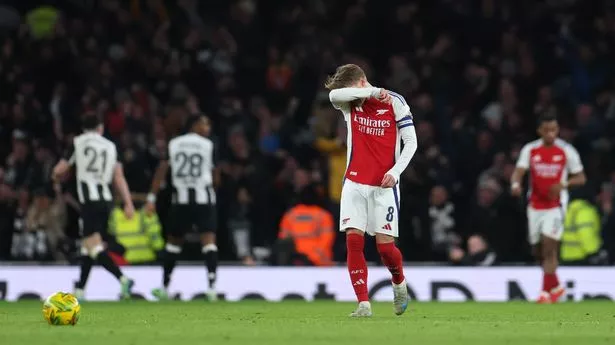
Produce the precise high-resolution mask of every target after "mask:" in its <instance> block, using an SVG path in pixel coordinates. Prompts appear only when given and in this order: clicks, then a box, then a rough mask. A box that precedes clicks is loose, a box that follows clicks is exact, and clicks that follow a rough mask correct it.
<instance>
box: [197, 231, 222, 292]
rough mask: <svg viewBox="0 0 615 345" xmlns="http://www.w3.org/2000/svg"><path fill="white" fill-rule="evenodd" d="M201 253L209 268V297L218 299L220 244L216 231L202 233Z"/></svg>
mask: <svg viewBox="0 0 615 345" xmlns="http://www.w3.org/2000/svg"><path fill="white" fill-rule="evenodd" d="M201 246H202V247H201V253H203V258H204V260H205V267H206V268H207V283H208V286H209V290H208V291H207V298H208V299H209V300H210V301H215V300H217V298H218V296H217V292H216V278H217V271H218V246H217V245H216V234H215V233H214V232H206V233H203V234H201Z"/></svg>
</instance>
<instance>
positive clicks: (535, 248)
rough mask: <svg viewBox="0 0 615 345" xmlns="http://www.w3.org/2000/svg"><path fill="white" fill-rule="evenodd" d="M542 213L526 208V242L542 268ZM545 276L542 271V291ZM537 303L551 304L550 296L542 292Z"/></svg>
mask: <svg viewBox="0 0 615 345" xmlns="http://www.w3.org/2000/svg"><path fill="white" fill-rule="evenodd" d="M543 215H544V213H543V211H541V210H535V209H533V208H532V207H528V208H527V225H528V241H529V243H530V245H531V246H532V254H533V255H534V258H536V261H537V262H538V264H539V265H540V267H541V268H542V267H544V256H543V244H542V242H541V231H542V230H541V229H542V226H543V222H544V219H543ZM544 280H545V274H544V270H543V290H544ZM536 302H537V303H540V304H543V303H551V296H550V295H549V293H548V292H545V291H542V290H541V292H540V294H539V295H538V299H537V300H536Z"/></svg>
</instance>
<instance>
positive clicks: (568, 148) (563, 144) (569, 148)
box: [555, 138, 578, 155]
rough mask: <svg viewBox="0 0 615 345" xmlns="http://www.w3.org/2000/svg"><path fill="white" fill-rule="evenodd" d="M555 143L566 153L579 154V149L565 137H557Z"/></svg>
mask: <svg viewBox="0 0 615 345" xmlns="http://www.w3.org/2000/svg"><path fill="white" fill-rule="evenodd" d="M555 145H556V146H557V147H559V148H561V149H562V150H563V151H564V152H565V153H566V154H568V155H570V154H578V153H577V149H576V148H575V147H574V145H572V144H571V143H569V142H567V141H566V140H564V139H560V138H557V139H555Z"/></svg>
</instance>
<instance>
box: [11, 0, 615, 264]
mask: <svg viewBox="0 0 615 345" xmlns="http://www.w3.org/2000/svg"><path fill="white" fill-rule="evenodd" d="M9 3H10V2H9ZM26 3H28V4H30V2H20V1H15V2H13V4H12V6H13V7H11V5H4V6H1V7H0V30H1V31H0V46H1V49H0V141H1V142H0V260H10V259H13V260H15V259H29V260H59V261H64V260H69V261H70V260H71V253H72V252H74V251H75V249H74V247H75V244H74V239H76V238H78V229H79V227H78V221H77V220H78V214H79V211H78V204H77V202H76V201H75V197H74V183H72V182H71V181H65V183H64V184H63V185H62V186H61V188H58V187H57V186H56V187H54V186H53V184H52V183H51V181H50V169H51V168H52V167H53V164H54V163H55V162H56V160H57V159H58V157H59V156H60V155H61V154H62V152H63V151H64V150H65V149H66V148H67V146H68V145H70V142H71V140H72V138H73V137H74V136H75V134H78V133H79V132H80V116H81V115H82V114H84V113H96V114H98V115H99V116H101V117H102V118H104V122H105V125H106V131H105V135H106V136H107V137H109V138H111V139H112V140H113V141H114V142H115V143H116V144H117V145H118V150H119V151H120V155H121V157H122V161H123V165H124V171H125V173H126V178H127V180H128V184H129V185H130V187H131V190H132V191H133V192H134V193H135V199H138V196H139V195H142V194H143V193H147V192H148V190H149V185H150V181H151V178H152V175H153V172H154V170H155V168H156V165H157V162H158V157H159V156H160V153H161V152H163V150H164V149H165V146H166V143H167V141H168V140H169V139H170V138H172V137H173V136H175V135H177V134H179V133H181V130H182V127H183V123H184V121H185V120H186V118H187V117H188V116H189V115H192V114H197V113H202V114H205V115H207V116H209V117H210V118H211V120H212V123H213V128H214V138H213V139H214V141H215V143H216V150H217V151H216V155H217V157H218V158H217V161H218V168H219V169H220V170H221V172H222V181H221V185H220V186H219V187H218V205H219V207H218V208H219V218H220V219H221V222H220V229H219V230H218V234H219V235H218V236H219V247H220V249H221V250H220V255H221V259H223V260H242V261H243V262H245V263H246V264H252V263H254V262H258V261H261V260H264V258H265V257H266V256H267V254H268V253H269V252H270V251H271V249H272V248H278V247H279V244H280V243H279V238H280V239H283V238H284V236H282V235H281V234H280V231H281V229H280V222H281V220H282V218H283V215H284V214H285V212H287V211H288V210H291V211H292V207H293V206H295V205H296V204H297V202H301V195H303V192H304V191H305V190H306V189H307V188H309V189H310V190H311V191H313V192H314V195H315V197H316V199H317V200H316V201H312V202H311V203H315V204H317V205H319V207H320V209H319V210H318V212H328V213H329V214H330V215H331V217H333V224H334V225H335V224H337V221H338V220H337V218H338V208H339V198H340V191H341V184H342V177H343V174H344V169H345V161H346V147H345V138H346V127H345V123H344V121H343V118H342V116H341V114H340V113H339V112H337V111H336V110H334V109H333V108H332V107H331V105H330V103H329V100H328V94H327V92H326V90H325V89H324V88H323V86H322V83H323V80H324V78H325V76H326V75H327V74H329V73H331V72H333V71H334V69H335V67H336V66H337V65H339V64H342V63H356V64H358V65H360V66H362V67H363V68H364V69H365V70H366V71H367V73H368V77H369V78H370V80H373V81H375V83H376V85H377V86H381V87H385V88H388V89H391V90H394V91H395V92H397V93H400V94H402V95H403V96H404V97H405V98H406V100H407V101H408V103H409V104H410V106H411V110H412V113H413V116H414V119H415V125H416V130H417V135H418V138H419V149H418V151H417V153H416V155H415V157H414V159H413V160H412V162H411V164H410V166H409V168H408V169H407V170H406V171H405V172H404V174H403V175H402V176H401V182H400V186H401V195H402V200H403V201H402V204H401V207H402V209H401V212H400V214H401V219H400V234H401V235H400V239H399V244H400V248H401V249H402V252H403V254H404V257H405V259H406V260H408V261H442V262H447V261H451V262H454V263H458V264H480V265H490V264H495V263H506V262H531V261H532V259H531V256H530V249H529V247H528V245H527V244H526V242H527V241H526V219H525V203H524V200H520V199H515V198H512V197H511V196H510V193H509V192H508V191H509V189H510V186H509V182H508V181H509V179H510V175H511V173H512V171H513V169H514V164H515V160H516V158H517V156H518V154H519V150H520V148H521V146H522V145H523V144H524V143H525V142H527V141H530V140H533V139H534V138H535V137H536V133H535V127H536V118H537V116H538V115H539V114H542V113H554V114H556V115H557V117H558V119H559V122H560V124H561V137H562V138H563V139H565V140H567V141H569V142H571V143H573V144H574V145H575V147H576V148H577V149H578V150H579V152H580V155H581V157H582V159H583V163H584V166H585V169H586V174H587V176H588V181H589V182H588V184H587V185H586V187H584V188H582V189H579V190H575V191H573V197H574V198H577V199H583V200H585V201H587V205H588V206H587V207H589V208H591V209H593V210H594V211H595V212H596V214H597V215H598V219H599V224H597V225H595V226H594V228H593V230H592V231H593V232H592V233H593V234H595V235H594V236H597V239H596V238H594V242H596V241H598V244H599V245H598V246H597V247H598V249H597V250H598V251H600V250H603V252H605V253H607V252H608V253H611V254H612V255H611V257H615V212H614V210H613V199H614V197H615V3H614V2H611V1H606V0H596V1H583V0H543V1H517V0H481V1H470V0H416V1H402V0H390V1H386V5H383V2H382V1H374V0H336V1H326V0H309V1H308V0H269V1H257V0H237V1H226V0H209V1H197V0H177V1H162V0H130V1H119V0H107V1H101V2H89V1H86V2H83V3H81V4H78V2H70V1H66V2H65V3H64V2H62V1H56V2H52V3H55V7H50V6H46V7H38V8H35V7H28V6H30V5H27V4H26ZM16 13H18V14H19V15H16ZM15 18H17V20H16V19H15ZM357 159H360V157H357ZM163 193H164V192H163ZM167 194H168V190H167ZM168 202H169V196H168V195H167V196H166V197H165V196H164V195H163V196H160V197H159V198H158V217H159V220H158V219H156V222H159V223H160V224H162V232H163V233H164V232H165V230H164V225H165V222H166V216H167V215H166V209H167V208H166V207H165V205H166V204H168ZM291 211H289V212H291ZM295 211H297V210H295ZM315 212H316V211H315ZM287 216H288V217H291V216H292V215H287ZM335 227H336V226H334V228H335ZM596 227H597V230H596ZM335 236H336V238H335V239H334V240H331V241H330V242H331V243H332V246H333V247H332V249H331V256H332V257H331V258H332V260H333V261H343V260H344V258H345V251H344V248H345V247H344V244H343V243H344V239H343V236H341V235H339V234H336V235H335ZM327 243H328V242H327ZM156 246H159V243H158V244H156ZM594 247H596V246H594ZM71 248H72V249H71ZM367 251H368V252H367V257H368V260H374V261H376V260H377V255H376V252H375V247H374V246H373V245H372V246H368V249H367ZM590 254H592V255H593V254H595V253H588V256H589V255H590ZM185 255H186V258H188V259H189V258H190V257H189V256H190V253H189V251H187V252H186V253H185ZM305 256H306V257H308V258H309V257H310V255H305ZM581 261H582V260H581ZM601 262H604V260H603V261H601ZM307 264H309V260H308V263H307Z"/></svg>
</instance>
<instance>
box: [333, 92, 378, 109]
mask: <svg viewBox="0 0 615 345" xmlns="http://www.w3.org/2000/svg"><path fill="white" fill-rule="evenodd" d="M382 90H383V89H381V88H378V87H345V88H341V89H335V90H331V91H330V92H329V100H330V101H331V103H332V104H333V106H334V107H335V108H336V109H341V108H342V107H343V106H344V105H345V104H347V103H350V102H352V101H355V100H357V99H365V98H371V97H376V98H379V97H380V96H381V94H382Z"/></svg>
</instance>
